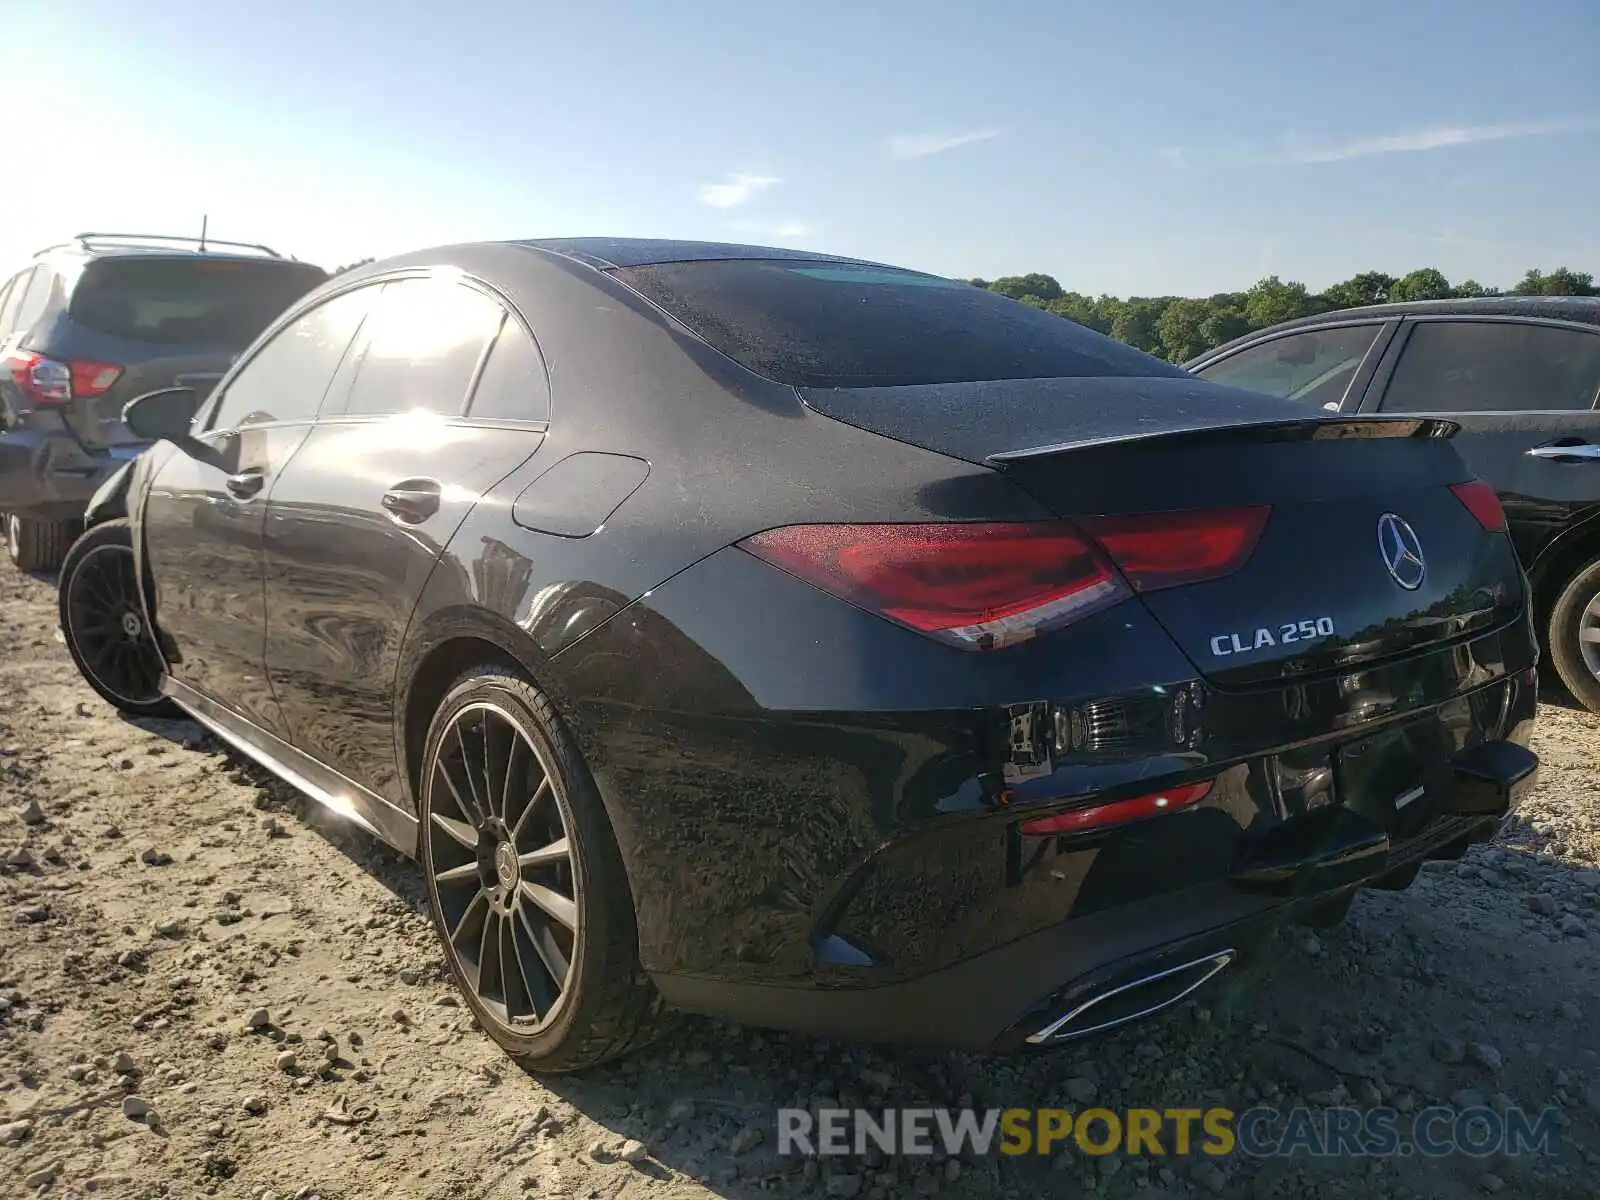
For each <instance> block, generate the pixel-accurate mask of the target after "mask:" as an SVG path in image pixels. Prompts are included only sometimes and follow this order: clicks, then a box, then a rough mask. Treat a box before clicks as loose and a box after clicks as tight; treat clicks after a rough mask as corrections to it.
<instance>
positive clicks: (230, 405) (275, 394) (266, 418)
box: [208, 287, 377, 429]
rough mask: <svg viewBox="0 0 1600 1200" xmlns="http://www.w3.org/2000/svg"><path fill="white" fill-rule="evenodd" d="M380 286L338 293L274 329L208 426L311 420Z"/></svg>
mask: <svg viewBox="0 0 1600 1200" xmlns="http://www.w3.org/2000/svg"><path fill="white" fill-rule="evenodd" d="M376 290H377V289H376V288H371V287H366V288H357V289H356V290H355V291H352V292H345V293H343V294H342V295H339V296H335V297H334V298H333V299H332V300H328V301H326V302H324V303H322V304H319V305H317V307H316V308H313V309H311V310H310V311H309V312H305V313H302V314H300V316H298V317H296V318H295V319H294V320H293V321H291V322H289V324H287V325H285V326H284V327H283V328H282V329H280V330H278V332H277V333H275V334H273V335H272V339H271V340H270V341H268V342H267V344H266V345H264V346H262V347H261V348H260V349H259V350H258V351H256V353H255V354H254V355H252V356H251V357H250V359H249V360H248V361H247V362H246V363H245V364H244V366H243V367H242V368H241V369H240V371H239V373H238V374H237V375H235V376H234V377H233V380H232V381H231V382H230V383H229V384H228V388H227V391H225V392H224V393H223V394H222V397H221V399H220V400H218V402H217V406H216V409H215V410H214V412H213V413H212V417H211V422H210V424H209V426H208V428H210V429H238V428H240V427H242V426H245V425H264V424H267V423H269V422H281V421H309V420H311V419H313V418H314V417H315V416H316V415H317V409H318V407H320V406H321V404H322V397H323V393H325V392H326V391H327V390H328V383H329V381H330V380H332V378H333V373H334V372H335V371H336V370H338V368H339V363H340V362H341V361H342V360H343V358H344V355H345V351H346V350H347V349H349V347H350V342H351V340H352V339H353V338H354V337H355V334H356V330H358V329H359V328H360V327H361V321H362V318H363V317H365V316H366V315H367V309H368V308H369V307H370V306H371V303H372V299H373V295H374V293H375V292H376Z"/></svg>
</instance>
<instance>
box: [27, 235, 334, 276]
mask: <svg viewBox="0 0 1600 1200" xmlns="http://www.w3.org/2000/svg"><path fill="white" fill-rule="evenodd" d="M119 258H129V259H134V258H180V259H207V260H211V259H226V260H229V261H235V262H275V263H292V264H295V265H298V266H307V267H309V266H314V265H315V264H313V263H301V262H300V261H299V260H298V259H295V258H291V257H286V256H284V255H282V254H279V253H278V252H277V251H276V250H274V249H272V248H271V247H270V246H262V245H258V244H257V243H254V242H232V241H227V240H223V239H216V238H213V239H210V240H207V241H202V240H201V239H199V238H190V237H183V236H177V235H166V234H145V233H80V234H75V235H74V236H73V237H72V238H70V239H68V240H67V241H64V242H57V243H56V244H54V245H51V246H46V247H44V248H43V249H42V250H36V251H34V253H33V257H32V260H31V261H32V262H34V263H50V262H55V263H73V264H77V265H78V266H81V265H82V264H84V263H90V262H99V261H101V260H103V259H119ZM318 269H320V268H318Z"/></svg>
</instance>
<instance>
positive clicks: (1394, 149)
mask: <svg viewBox="0 0 1600 1200" xmlns="http://www.w3.org/2000/svg"><path fill="white" fill-rule="evenodd" d="M1589 129H1600V118H1595V117H1584V118H1580V119H1576V120H1561V121H1524V122H1513V123H1507V124H1501V125H1435V126H1432V127H1430V128H1427V129H1415V130H1411V131H1410V132H1406V133H1387V134H1379V135H1377V136H1374V137H1364V138H1355V139H1352V140H1351V141H1347V142H1335V143H1332V144H1329V145H1321V146H1316V145H1306V144H1304V143H1302V142H1301V141H1300V140H1299V139H1297V138H1288V139H1286V140H1285V143H1284V147H1283V151H1282V153H1281V154H1280V155H1279V161H1281V162H1290V163H1330V162H1344V161H1346V160H1347V159H1352V158H1368V157H1370V156H1372V155H1375V154H1416V153H1420V152H1422V151H1425V150H1441V149H1444V148H1445V147H1447V146H1468V145H1471V144H1472V143H1474V142H1500V141H1509V140H1512V139H1515V138H1529V137H1545V136H1547V135H1549V134H1553V133H1579V132H1582V131H1584V130H1589Z"/></svg>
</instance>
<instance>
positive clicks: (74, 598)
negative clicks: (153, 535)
mask: <svg viewBox="0 0 1600 1200" xmlns="http://www.w3.org/2000/svg"><path fill="white" fill-rule="evenodd" d="M57 601H58V604H59V611H60V620H61V633H62V636H63V637H64V638H65V639H66V643H67V650H68V652H69V653H70V654H71V655H72V661H73V662H75V663H77V665H78V670H79V671H80V672H81V673H82V675H83V677H84V679H86V680H87V681H88V683H89V686H90V687H92V688H94V690H95V691H97V692H99V693H100V695H101V696H102V697H104V698H105V699H106V700H108V701H110V703H111V704H113V705H115V706H116V707H117V708H119V709H121V710H122V711H123V712H125V713H130V714H132V715H134V716H140V717H171V716H178V715H181V714H179V712H178V709H177V707H176V706H175V705H174V704H173V703H172V701H170V700H168V699H167V698H166V697H165V696H163V695H162V694H161V680H162V677H163V676H164V675H165V674H166V664H165V663H164V662H163V661H162V659H161V651H160V650H159V649H158V648H157V646H156V640H155V637H154V636H153V635H152V633H151V631H150V625H149V623H148V622H147V621H146V620H145V613H144V605H143V604H142V603H140V599H139V582H138V579H137V577H136V576H135V574H134V565H133V536H132V532H131V530H130V529H129V527H128V523H127V522H126V521H107V522H106V523H105V524H103V525H96V526H94V528H92V529H90V530H89V531H88V532H87V533H85V534H84V535H83V536H82V537H80V538H79V539H78V540H77V541H76V542H74V543H73V544H72V548H71V549H70V550H68V551H67V555H66V559H65V561H63V562H62V564H61V581H60V584H59V585H58V588H57Z"/></svg>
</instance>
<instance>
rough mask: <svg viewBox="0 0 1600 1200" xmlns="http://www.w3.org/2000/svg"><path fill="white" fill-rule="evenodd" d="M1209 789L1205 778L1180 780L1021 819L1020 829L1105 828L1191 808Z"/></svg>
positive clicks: (1038, 833) (1036, 833) (1037, 832)
mask: <svg viewBox="0 0 1600 1200" xmlns="http://www.w3.org/2000/svg"><path fill="white" fill-rule="evenodd" d="M1210 792H1211V780H1209V779H1205V780H1201V781H1200V782H1199V783H1182V784H1179V785H1178V786H1177V787H1170V788H1167V789H1166V790H1165V791H1162V792H1152V793H1150V794H1149V795H1148V796H1133V797H1130V798H1129V799H1126V800H1111V801H1108V802H1107V803H1105V804H1091V805H1089V806H1088V807H1087V808H1075V809H1072V810H1071V811H1070V812H1064V813H1057V814H1056V815H1055V816H1053V817H1039V818H1037V819H1035V820H1032V821H1024V822H1022V824H1021V826H1020V829H1021V830H1022V832H1023V833H1025V834H1028V835H1030V836H1032V837H1048V836H1050V835H1051V834H1059V833H1087V832H1089V831H1090V830H1094V829H1105V828H1107V827H1108V826H1111V825H1122V824H1125V823H1126V822H1128V821H1140V820H1143V819H1145V818H1146V817H1156V816H1160V815H1161V814H1163V813H1170V812H1178V811H1180V810H1182V809H1185V808H1193V807H1194V806H1195V805H1196V804H1199V803H1200V801H1202V800H1204V799H1205V798H1206V796H1207V795H1209V794H1210Z"/></svg>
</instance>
